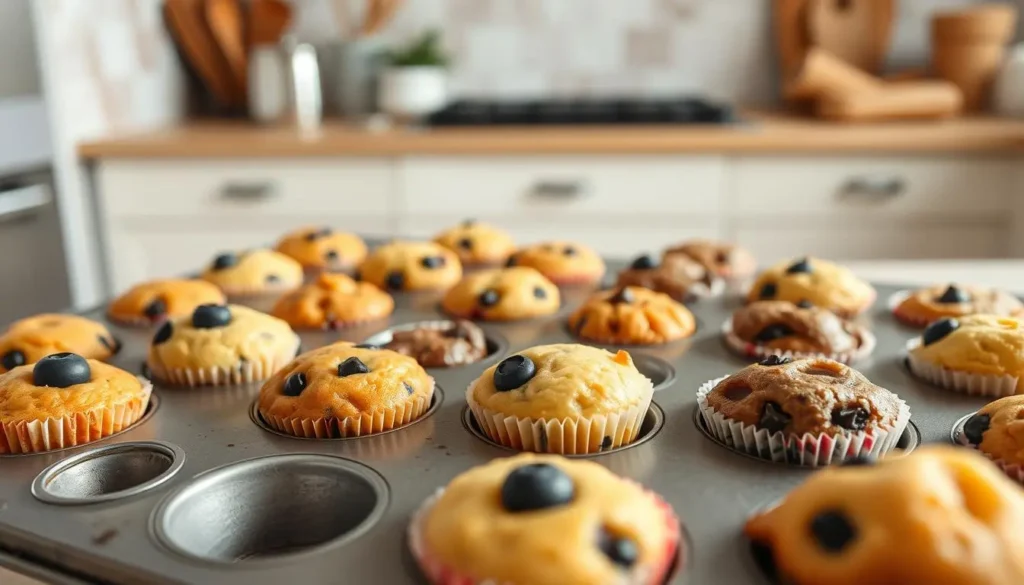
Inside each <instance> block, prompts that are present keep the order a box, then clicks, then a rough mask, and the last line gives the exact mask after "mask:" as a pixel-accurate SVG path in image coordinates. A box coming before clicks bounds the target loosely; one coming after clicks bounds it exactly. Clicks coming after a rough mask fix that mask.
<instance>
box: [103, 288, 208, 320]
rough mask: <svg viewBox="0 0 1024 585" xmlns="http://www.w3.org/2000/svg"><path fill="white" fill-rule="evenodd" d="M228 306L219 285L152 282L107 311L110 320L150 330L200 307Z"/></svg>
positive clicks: (131, 290)
mask: <svg viewBox="0 0 1024 585" xmlns="http://www.w3.org/2000/svg"><path fill="white" fill-rule="evenodd" d="M226 302H227V299H226V298H225V296H224V293H223V292H221V290H220V289H219V288H217V286H216V285H214V284H212V283H209V282H206V281H203V280H184V279H168V280H151V281H149V282H143V283H141V284H137V285H135V286H133V287H132V288H130V289H129V290H128V291H127V292H125V293H124V294H122V295H121V296H119V297H117V298H116V299H114V300H113V302H111V303H110V306H109V307H108V308H107V316H108V317H110V319H111V320H112V321H117V322H118V323H120V324H122V325H131V326H139V327H147V326H151V325H154V324H160V323H163V322H164V321H165V320H167V319H174V318H176V317H181V316H182V315H189V314H191V313H192V311H194V310H195V308H196V307H198V306H199V305H208V304H214V305H222V304H224V303H226Z"/></svg>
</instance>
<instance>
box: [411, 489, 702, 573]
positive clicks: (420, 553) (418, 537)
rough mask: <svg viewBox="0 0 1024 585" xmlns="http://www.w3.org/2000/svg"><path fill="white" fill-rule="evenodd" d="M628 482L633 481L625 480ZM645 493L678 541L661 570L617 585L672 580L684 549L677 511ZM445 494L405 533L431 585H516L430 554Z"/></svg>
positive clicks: (669, 545) (427, 504)
mask: <svg viewBox="0 0 1024 585" xmlns="http://www.w3.org/2000/svg"><path fill="white" fill-rule="evenodd" d="M625 481H630V480H628V479H626V480H625ZM644 491H645V492H646V493H648V494H650V495H652V496H654V498H655V499H656V500H657V503H658V506H659V507H661V508H662V509H663V510H664V511H665V522H666V524H667V525H668V527H669V531H668V533H669V534H671V535H673V536H675V538H674V539H672V540H669V541H668V542H666V543H665V548H666V551H665V558H664V559H663V560H662V562H661V563H660V565H659V566H656V567H649V566H643V567H638V568H637V569H634V570H633V571H632V572H630V573H629V574H627V575H623V576H622V579H621V580H620V581H616V582H615V584H614V585H662V584H663V583H664V582H665V580H666V579H667V578H668V577H669V575H667V573H668V571H670V570H671V569H672V561H673V560H674V559H675V558H676V556H677V555H678V554H679V547H680V546H682V539H680V538H679V518H678V517H677V516H676V514H675V511H673V510H672V507H671V506H669V505H668V503H666V502H665V501H664V500H663V499H661V496H659V495H657V494H655V493H654V492H651V491H648V490H644ZM443 493H444V488H439V489H438V490H437V491H435V492H434V493H433V494H431V495H430V497H428V498H427V499H426V500H424V501H423V503H422V504H420V506H419V508H417V509H416V511H415V512H413V514H412V518H411V519H410V521H409V527H408V528H407V529H406V535H407V536H408V545H409V551H410V552H412V556H413V558H415V559H416V564H417V565H418V566H419V568H420V570H422V571H423V573H424V575H425V576H426V577H427V580H428V581H429V582H430V583H431V584H432V585H514V584H511V583H501V582H499V581H496V580H494V579H474V578H472V577H470V576H467V575H460V574H459V573H458V572H457V571H456V570H455V569H454V568H452V567H449V566H447V565H445V564H444V563H443V562H441V561H440V560H439V559H437V558H434V557H433V556H432V555H431V554H430V549H429V548H428V547H427V544H426V541H425V538H424V536H423V533H424V530H425V523H426V520H427V515H428V514H429V513H430V510H431V509H432V508H433V507H434V505H435V504H437V501H438V500H439V499H440V498H441V494H443ZM523 562H531V559H524V560H523ZM685 562H686V558H685V557H684V558H683V559H682V561H681V563H685ZM680 570H682V567H680Z"/></svg>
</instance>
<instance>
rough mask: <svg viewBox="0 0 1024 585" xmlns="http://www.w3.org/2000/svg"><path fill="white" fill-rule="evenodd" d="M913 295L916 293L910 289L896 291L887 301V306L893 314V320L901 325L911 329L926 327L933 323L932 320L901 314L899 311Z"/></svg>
mask: <svg viewBox="0 0 1024 585" xmlns="http://www.w3.org/2000/svg"><path fill="white" fill-rule="evenodd" d="M912 294H914V291H912V290H909V289H908V290H900V291H896V292H894V293H892V294H891V295H889V300H888V301H886V306H887V307H888V308H889V312H890V313H892V316H893V318H895V319H896V320H897V321H899V322H900V323H903V324H904V325H909V326H911V327H926V326H927V325H928V323H930V322H931V320H930V319H928V318H925V317H920V316H917V315H910V314H907V313H901V312H900V311H899V308H900V305H901V304H903V301H905V300H907V299H908V298H910V295H912Z"/></svg>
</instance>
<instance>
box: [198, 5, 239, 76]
mask: <svg viewBox="0 0 1024 585" xmlns="http://www.w3.org/2000/svg"><path fill="white" fill-rule="evenodd" d="M206 22H207V25H208V26H209V27H210V31H211V32H212V33H213V38H214V40H215V41H216V42H217V46H218V47H220V51H221V54H223V55H224V60H225V61H226V62H227V64H228V67H229V68H230V69H231V81H232V82H233V83H234V85H235V87H236V88H237V90H238V91H240V92H242V93H243V94H244V93H245V91H246V85H247V83H248V82H247V79H246V78H247V69H248V59H247V55H246V51H245V33H244V31H243V30H242V6H241V4H240V3H239V1H238V0H206Z"/></svg>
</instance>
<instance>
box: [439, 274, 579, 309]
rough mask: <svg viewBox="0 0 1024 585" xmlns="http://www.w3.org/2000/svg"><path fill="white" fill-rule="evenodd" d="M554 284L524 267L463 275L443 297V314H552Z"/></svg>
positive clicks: (555, 306)
mask: <svg viewBox="0 0 1024 585" xmlns="http://www.w3.org/2000/svg"><path fill="white" fill-rule="evenodd" d="M560 303H561V296H560V295H559V292H558V287H557V286H555V284H554V283H553V282H551V281H550V280H548V279H547V278H545V277H544V275H543V274H541V273H540V272H537V271H536V270H534V269H533V268H527V267H525V266H519V267H513V268H500V269H494V270H485V271H480V272H476V273H473V274H469V275H466V276H465V277H463V278H462V280H460V281H459V283H458V284H456V285H455V286H454V287H452V288H451V289H450V290H449V291H448V293H447V294H445V296H444V300H443V301H442V302H441V306H442V308H443V309H444V311H445V312H446V313H448V314H449V315H452V316H454V317H460V318H463V319H479V320H481V321H515V320H518V319H531V318H534V317H544V316H547V315H554V314H555V313H557V312H558V309H559V306H560Z"/></svg>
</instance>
